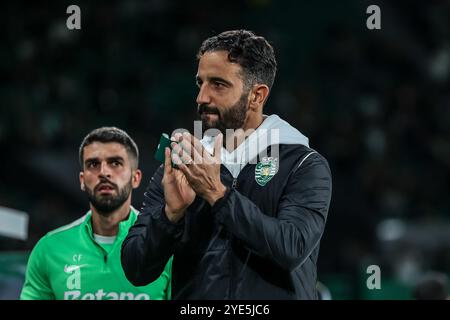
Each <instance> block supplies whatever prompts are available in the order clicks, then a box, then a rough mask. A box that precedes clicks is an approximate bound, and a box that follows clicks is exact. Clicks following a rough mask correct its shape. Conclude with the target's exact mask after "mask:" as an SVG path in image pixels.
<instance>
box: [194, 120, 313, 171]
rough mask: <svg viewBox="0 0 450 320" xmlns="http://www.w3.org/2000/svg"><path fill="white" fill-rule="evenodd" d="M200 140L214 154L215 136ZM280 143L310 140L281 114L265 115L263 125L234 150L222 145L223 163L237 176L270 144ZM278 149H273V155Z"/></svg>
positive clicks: (302, 143) (302, 142) (304, 143)
mask: <svg viewBox="0 0 450 320" xmlns="http://www.w3.org/2000/svg"><path fill="white" fill-rule="evenodd" d="M200 141H201V143H202V144H203V146H204V147H205V149H206V150H207V151H208V152H209V153H211V154H212V153H213V150H214V137H211V136H204V137H203V139H202V140H200ZM279 144H301V145H304V146H307V147H309V140H308V138H307V137H306V136H304V135H303V134H302V133H301V132H300V131H298V130H297V129H295V128H294V127H293V126H291V125H290V124H289V123H287V122H286V121H284V120H283V119H281V118H280V117H279V116H277V115H275V114H273V115H270V116H266V115H264V121H263V122H262V123H261V125H260V126H259V127H258V128H257V129H256V130H255V132H253V133H252V134H250V135H249V136H248V137H247V139H245V141H244V142H242V143H241V144H240V145H239V146H238V147H237V148H236V149H235V150H234V151H232V152H228V151H227V150H226V149H225V148H224V147H222V154H221V160H222V164H223V165H224V166H225V167H227V169H228V170H229V171H230V172H231V174H232V175H233V177H234V178H236V177H237V176H238V175H239V173H240V172H241V169H242V168H243V167H244V166H245V165H246V164H247V163H249V162H251V163H256V162H255V161H256V158H257V156H258V154H260V153H261V152H263V151H265V150H266V149H267V147H268V146H270V145H279ZM274 149H276V148H274ZM276 151H277V150H272V155H273V154H274V152H276Z"/></svg>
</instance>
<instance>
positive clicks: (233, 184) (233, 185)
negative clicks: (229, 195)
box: [231, 178, 237, 189]
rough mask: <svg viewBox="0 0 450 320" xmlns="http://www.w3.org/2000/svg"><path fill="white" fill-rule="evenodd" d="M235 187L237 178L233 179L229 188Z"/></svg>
mask: <svg viewBox="0 0 450 320" xmlns="http://www.w3.org/2000/svg"><path fill="white" fill-rule="evenodd" d="M236 186H237V178H233V183H232V185H231V187H232V188H233V189H236Z"/></svg>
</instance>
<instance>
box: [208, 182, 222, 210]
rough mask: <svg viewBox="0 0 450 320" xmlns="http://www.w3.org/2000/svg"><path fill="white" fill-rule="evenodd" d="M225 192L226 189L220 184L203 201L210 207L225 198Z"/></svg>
mask: <svg viewBox="0 0 450 320" xmlns="http://www.w3.org/2000/svg"><path fill="white" fill-rule="evenodd" d="M226 192H227V187H225V186H224V185H223V184H220V186H219V187H218V188H217V189H216V190H214V191H213V192H211V193H210V194H209V195H208V196H207V198H206V199H205V200H206V201H207V202H208V203H209V205H210V206H211V207H212V206H213V205H214V204H215V203H216V202H217V200H219V199H221V198H223V197H224V196H225V193H226Z"/></svg>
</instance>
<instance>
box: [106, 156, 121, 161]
mask: <svg viewBox="0 0 450 320" xmlns="http://www.w3.org/2000/svg"><path fill="white" fill-rule="evenodd" d="M107 160H108V161H124V159H123V157H121V156H113V157H108V158H107Z"/></svg>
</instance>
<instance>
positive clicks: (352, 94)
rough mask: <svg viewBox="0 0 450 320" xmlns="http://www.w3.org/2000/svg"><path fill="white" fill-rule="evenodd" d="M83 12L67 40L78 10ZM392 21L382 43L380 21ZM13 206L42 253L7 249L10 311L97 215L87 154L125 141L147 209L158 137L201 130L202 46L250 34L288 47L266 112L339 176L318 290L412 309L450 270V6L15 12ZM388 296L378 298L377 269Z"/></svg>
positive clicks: (10, 80)
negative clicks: (44, 256) (53, 254)
mask: <svg viewBox="0 0 450 320" xmlns="http://www.w3.org/2000/svg"><path fill="white" fill-rule="evenodd" d="M71 4H76V5H78V6H79V7H80V8H81V28H82V29H81V30H68V29H67V27H66V19H67V18H68V16H69V14H67V13H66V8H67V7H68V6H69V5H71ZM371 4H376V5H378V6H379V7H380V8H381V30H369V29H367V27H366V20H367V18H368V17H369V14H367V13H366V9H367V7H368V6H369V5H371ZM0 8H1V9H0V12H1V15H0V34H1V41H0V83H1V84H0V110H1V112H0V150H1V157H0V158H1V166H0V206H4V207H9V208H15V209H17V210H21V211H24V212H27V213H28V214H29V218H30V220H29V229H28V232H29V234H28V239H27V240H26V241H23V240H14V239H11V238H8V237H1V236H0V261H3V262H0V265H1V267H0V299H1V298H9V299H14V298H15V297H16V296H17V290H18V287H19V286H20V285H21V281H22V280H23V272H24V262H26V257H27V254H28V252H29V250H31V249H32V248H33V246H34V245H35V243H36V242H37V240H38V239H39V238H40V237H42V236H43V235H44V234H45V233H47V232H48V231H50V230H52V229H54V228H56V227H59V226H61V225H64V224H67V223H69V222H71V221H73V220H74V219H76V218H78V217H80V216H81V215H83V214H84V213H85V212H86V211H87V210H88V202H87V198H86V197H85V196H84V194H83V193H82V192H81V191H80V190H79V182H78V172H79V167H78V163H77V157H78V147H79V144H80V143H81V140H82V139H83V137H84V136H85V135H86V134H87V133H88V132H89V131H90V130H92V129H94V128H96V127H100V126H104V125H114V126H117V127H120V128H122V129H124V130H126V131H127V132H128V133H129V134H130V135H131V136H132V137H133V138H134V139H135V141H136V142H137V144H138V146H139V147H140V152H141V158H140V161H141V165H140V166H141V168H142V169H143V172H144V179H143V183H142V185H141V187H140V188H139V189H138V190H136V191H135V192H134V196H133V204H134V206H135V207H137V208H139V207H140V204H141V202H142V198H143V192H144V189H145V187H146V185H147V183H148V181H149V179H150V178H151V176H152V174H153V172H154V170H155V169H156V168H157V166H158V163H157V162H156V161H155V160H154V159H153V153H154V150H155V148H156V145H157V142H158V139H159V136H160V134H161V133H162V132H168V133H171V132H172V131H173V130H174V129H176V128H180V127H183V128H186V129H188V130H193V120H194V119H196V104H195V97H196V93H197V88H196V86H195V80H194V76H195V74H196V70H197V61H196V58H195V55H196V52H197V50H198V48H199V46H200V44H201V42H202V41H203V40H204V39H205V38H207V37H209V36H212V35H214V34H217V33H220V32H222V31H224V30H228V29H238V28H244V29H249V30H253V31H255V32H256V33H257V34H260V35H263V36H264V37H266V38H267V39H268V40H269V41H270V42H271V43H272V45H273V46H274V48H275V52H276V55H277V60H278V66H279V71H278V74H277V78H276V80H275V84H274V87H273V90H272V93H271V96H270V98H269V101H268V103H267V105H266V107H265V113H267V114H272V113H275V114H278V115H280V116H281V117H282V118H284V119H285V120H287V121H289V122H290V123H291V124H292V125H294V126H295V127H297V128H298V129H299V130H300V131H302V132H303V133H304V134H305V135H307V136H308V137H309V138H310V144H311V147H313V148H314V149H316V150H318V151H319V152H320V153H321V154H323V155H324V156H325V157H326V158H327V160H328V162H329V164H330V166H331V170H332V173H333V198H332V203H331V208H330V212H329V218H328V222H327V226H326V230H325V234H324V236H323V240H322V243H321V253H320V257H319V265H318V276H319V280H320V281H321V282H322V283H323V284H324V285H325V286H326V287H327V288H328V289H329V291H330V293H331V296H332V298H333V299H410V298H412V296H411V290H412V288H413V287H414V285H415V283H417V281H418V279H419V278H420V277H421V276H422V275H423V274H424V273H425V272H427V271H430V270H434V271H437V272H443V273H449V272H450V222H449V220H450V219H449V218H450V202H449V194H450V192H449V191H450V185H449V184H450V170H449V168H450V134H449V133H450V90H449V88H450V77H449V71H450V2H449V1H440V0H431V1H421V0H414V1H406V0H402V1H395V2H394V1H375V2H370V1H358V0H355V1H331V0H329V1H324V0H318V1H274V0H246V1H227V2H225V1H222V2H212V1H174V0H148V1H138V0H127V1H81V0H77V1H70V2H69V1H64V0H63V1H53V2H41V1H34V2H28V1H26V2H25V1H24V2H22V1H10V0H8V1H3V2H2V4H1V5H0ZM373 264H375V265H378V266H380V268H381V276H382V278H381V279H382V280H381V290H369V289H368V288H367V286H366V279H367V277H368V276H369V274H367V273H366V269H367V267H368V266H369V265H373Z"/></svg>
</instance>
